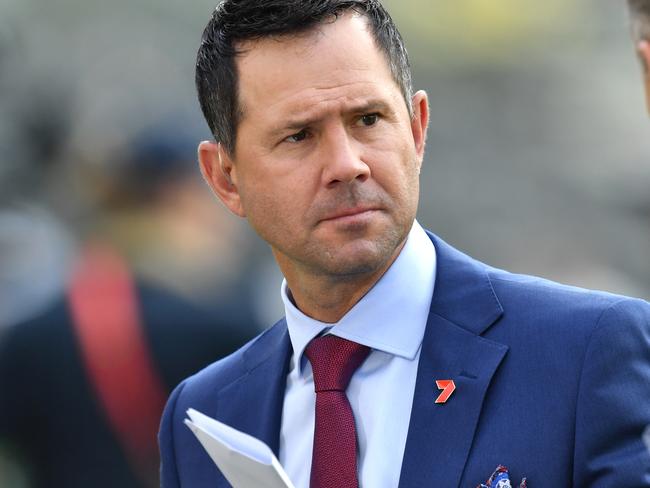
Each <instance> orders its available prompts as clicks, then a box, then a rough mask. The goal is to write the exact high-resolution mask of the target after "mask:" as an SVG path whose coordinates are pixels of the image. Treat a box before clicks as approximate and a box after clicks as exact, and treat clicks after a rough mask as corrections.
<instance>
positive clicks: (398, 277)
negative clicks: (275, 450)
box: [280, 221, 436, 488]
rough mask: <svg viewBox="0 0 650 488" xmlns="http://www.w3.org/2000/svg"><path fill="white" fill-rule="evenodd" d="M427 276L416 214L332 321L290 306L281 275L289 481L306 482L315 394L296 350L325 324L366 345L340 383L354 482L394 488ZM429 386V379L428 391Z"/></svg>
mask: <svg viewBox="0 0 650 488" xmlns="http://www.w3.org/2000/svg"><path fill="white" fill-rule="evenodd" d="M435 276H436V252H435V248H434V246H433V244H432V242H431V240H430V239H429V237H428V236H427V235H426V233H425V232H424V230H423V229H422V227H421V226H420V224H418V223H417V221H416V222H414V223H413V227H412V228H411V231H410V233H409V235H408V238H407V241H406V244H405V245H404V248H403V249H402V251H401V253H400V255H399V256H398V257H397V259H396V260H395V262H394V263H393V264H392V266H391V267H390V268H389V269H388V271H386V273H384V275H383V276H382V277H381V279H380V280H379V281H378V282H377V283H376V284H375V285H374V286H373V288H372V289H371V290H370V291H369V292H368V293H367V294H366V295H365V296H364V297H363V298H362V299H361V300H360V301H359V302H358V303H357V304H356V305H355V306H354V307H353V308H352V309H351V310H350V311H349V312H348V313H347V314H345V316H344V317H343V318H341V320H340V321H339V322H337V323H336V324H327V323H324V322H319V321H317V320H314V319H311V318H309V317H307V316H306V315H305V314H303V313H302V312H301V311H300V310H298V308H296V306H295V305H294V304H293V303H292V302H291V300H290V299H289V297H288V289H287V283H286V281H283V283H282V300H283V301H284V307H285V313H286V320H287V326H288V328H289V336H290V338H291V345H292V347H293V356H292V358H291V364H290V367H289V375H288V377H287V387H286V391H285V394H284V406H283V411H282V424H281V429H280V463H281V464H282V465H283V466H284V468H285V470H286V472H287V474H288V475H289V478H290V479H291V480H292V481H293V483H294V485H295V486H296V488H309V477H310V470H311V457H312V450H313V442H314V409H315V399H316V396H315V393H314V382H313V377H312V371H311V365H310V364H309V361H308V360H307V358H306V357H304V355H303V352H304V350H305V347H306V346H307V344H308V343H309V341H311V340H312V339H313V338H314V337H316V336H318V335H319V334H321V333H322V332H323V331H325V330H326V329H329V331H328V332H327V333H330V334H334V335H337V336H339V337H343V338H345V339H349V340H352V341H355V342H358V343H361V344H364V345H366V346H369V347H370V348H371V349H372V352H371V353H370V355H369V356H368V359H366V361H365V362H364V363H363V364H362V365H361V366H360V367H359V369H358V370H357V371H356V372H355V374H354V376H353V377H352V380H351V381H350V385H349V386H348V389H347V396H348V399H349V400H350V405H351V406H352V411H353V412H354V417H355V422H356V427H357V439H358V445H359V454H360V455H359V464H358V469H359V484H360V486H361V487H366V488H395V487H397V485H398V483H399V476H400V470H401V467H402V458H403V456H404V448H405V445H406V436H407V433H408V427H409V419H410V416H411V405H412V402H413V392H414V390H415V379H416V375H417V367H418V360H419V357H420V349H421V345H422V338H423V337H424V329H425V327H426V323H427V318H428V315H429V307H430V305H431V296H432V294H433V287H434V283H435ZM434 386H435V384H434V381H433V379H432V380H431V388H432V398H433V395H434V393H435V392H434Z"/></svg>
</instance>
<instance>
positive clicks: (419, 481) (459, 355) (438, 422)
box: [399, 235, 508, 488]
mask: <svg viewBox="0 0 650 488" xmlns="http://www.w3.org/2000/svg"><path fill="white" fill-rule="evenodd" d="M430 237H431V239H432V240H433V242H434V245H435V247H436V254H437V272H436V285H435V290H434V296H433V298H432V303H431V310H430V313H429V319H428V322H427V328H426V332H425V336H424V340H423V344H422V351H421V353H420V362H419V365H418V374H417V380H416V386H415V394H414V398H413V407H412V411H411V420H410V424H409V433H408V437H407V441H406V448H405V451H404V459H403V461H402V471H401V476H400V484H399V486H400V487H401V488H412V487H420V486H448V487H452V486H458V485H459V483H460V480H461V477H462V473H463V469H464V466H465V462H466V460H467V456H468V454H469V450H470V448H471V445H472V440H473V438H474V432H475V430H476V426H477V423H478V419H479V416H480V413H481V409H482V405H483V400H484V398H485V394H486V391H487V389H488V386H489V384H490V381H491V379H492V376H493V375H494V373H495V372H496V370H497V368H498V366H499V364H500V363H501V361H502V359H503V357H504V356H505V354H506V352H507V350H508V347H507V346H505V345H503V344H499V343H496V342H493V341H490V340H487V339H484V338H482V337H480V335H479V334H481V333H482V332H484V331H485V330H486V329H487V328H488V327H490V326H491V325H492V324H493V323H494V322H495V321H497V320H498V319H499V318H500V316H501V315H502V313H503V309H502V308H501V305H500V303H499V301H498V300H497V298H496V296H495V294H494V290H493V289H492V285H491V283H490V279H489V277H488V274H487V270H486V268H485V267H484V265H481V264H480V263H478V262H476V261H474V260H472V259H471V258H469V257H467V256H465V255H463V254H461V253H459V252H458V251H456V250H454V249H453V248H451V247H450V246H448V245H447V244H445V243H444V242H443V241H441V240H440V239H438V238H436V237H435V236H433V235H430ZM450 379H451V380H454V382H455V384H456V391H455V392H454V393H453V395H452V396H451V397H450V398H449V400H448V401H447V403H445V404H435V403H434V402H435V399H436V397H437V396H438V394H439V390H438V389H437V388H436V384H435V381H436V380H450Z"/></svg>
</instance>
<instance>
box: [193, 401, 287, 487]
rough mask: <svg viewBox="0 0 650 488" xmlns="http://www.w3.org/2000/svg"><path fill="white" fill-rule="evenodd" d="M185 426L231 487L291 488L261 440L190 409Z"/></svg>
mask: <svg viewBox="0 0 650 488" xmlns="http://www.w3.org/2000/svg"><path fill="white" fill-rule="evenodd" d="M187 415H188V416H189V417H190V418H189V419H185V425H187V426H188V427H189V428H190V429H191V430H192V432H193V433H194V435H195V436H196V437H197V439H198V440H199V442H201V444H202V445H203V447H204V448H205V450H206V451H207V452H208V454H209V455H210V457H211V458H212V460H213V461H214V462H215V464H216V465H217V466H218V467H219V469H220V470H221V472H222V473H223V475H224V476H225V477H226V479H227V480H228V482H229V483H230V484H231V485H232V486H233V488H294V486H293V484H292V483H291V480H289V477H288V476H287V474H286V473H285V472H284V469H282V466H281V465H280V462H279V461H278V460H277V458H276V457H275V455H274V454H273V451H271V449H270V448H269V446H267V445H266V444H264V443H263V442H262V441H261V440H259V439H256V438H255V437H253V436H250V435H248V434H245V433H243V432H240V431H238V430H237V429H233V428H232V427H230V426H228V425H226V424H224V423H222V422H219V421H218V420H215V419H213V418H210V417H208V416H207V415H203V414H202V413H201V412H198V411H196V410H194V409H192V408H190V409H189V410H188V411H187Z"/></svg>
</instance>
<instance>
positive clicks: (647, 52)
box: [636, 41, 650, 113]
mask: <svg viewBox="0 0 650 488" xmlns="http://www.w3.org/2000/svg"><path fill="white" fill-rule="evenodd" d="M636 52H637V55H638V56H639V59H640V60H641V66H642V67H643V80H644V82H645V92H646V103H647V106H648V113H650V42H648V41H641V42H639V43H638V44H637V46H636Z"/></svg>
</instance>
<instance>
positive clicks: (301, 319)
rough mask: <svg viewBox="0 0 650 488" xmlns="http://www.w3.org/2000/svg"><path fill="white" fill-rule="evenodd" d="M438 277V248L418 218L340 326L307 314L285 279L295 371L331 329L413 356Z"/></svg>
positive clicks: (378, 347) (367, 344) (369, 345)
mask: <svg viewBox="0 0 650 488" xmlns="http://www.w3.org/2000/svg"><path fill="white" fill-rule="evenodd" d="M435 277H436V251H435V248H434V246H433V243H432V242H431V239H429V237H428V236H427V234H426V232H424V229H422V227H421V226H420V224H419V223H418V222H417V221H414V223H413V226H412V228H411V231H410V232H409V235H408V237H407V240H406V243H405V244H404V248H403V249H402V251H401V252H400V254H399V256H397V259H395V261H394V262H393V264H392V265H391V267H390V268H388V270H387V271H386V272H385V273H384V275H383V276H382V277H381V278H380V279H379V281H378V282H377V283H375V285H374V286H373V287H372V288H371V289H370V291H368V293H366V295H364V297H363V298H362V299H361V300H359V302H357V303H356V305H354V307H352V308H351V309H350V310H349V311H348V312H347V313H346V314H345V315H344V316H343V317H342V318H341V320H339V321H338V322H337V323H336V324H328V323H325V322H320V321H318V320H314V319H312V318H310V317H308V316H306V315H305V314H303V313H302V312H301V311H300V310H299V309H298V308H297V307H296V306H295V305H294V304H293V302H292V301H291V299H290V298H289V289H288V287H287V282H286V280H283V281H282V288H281V290H282V292H281V295H282V301H283V302H284V309H285V315H286V320H287V327H288V329H289V337H290V339H291V345H292V347H293V352H294V356H293V361H292V366H291V367H292V369H293V368H295V367H298V368H301V365H302V361H301V360H297V359H302V355H303V352H304V350H305V347H306V346H307V344H309V341H311V340H312V339H313V338H314V337H316V336H318V335H319V334H321V333H322V332H323V331H326V330H328V329H330V330H329V333H331V334H334V335H337V336H339V337H343V338H345V339H349V340H352V341H355V342H358V343H360V344H364V345H366V346H368V347H370V348H372V349H377V350H380V351H384V352H386V353H388V354H392V355H396V356H400V357H403V358H405V359H410V360H412V359H414V358H415V356H416V354H417V351H418V349H419V347H420V344H421V343H422V338H423V337H424V329H425V328H426V323H427V318H428V316H429V308H430V306H431V297H432V295H433V288H434V283H435Z"/></svg>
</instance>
